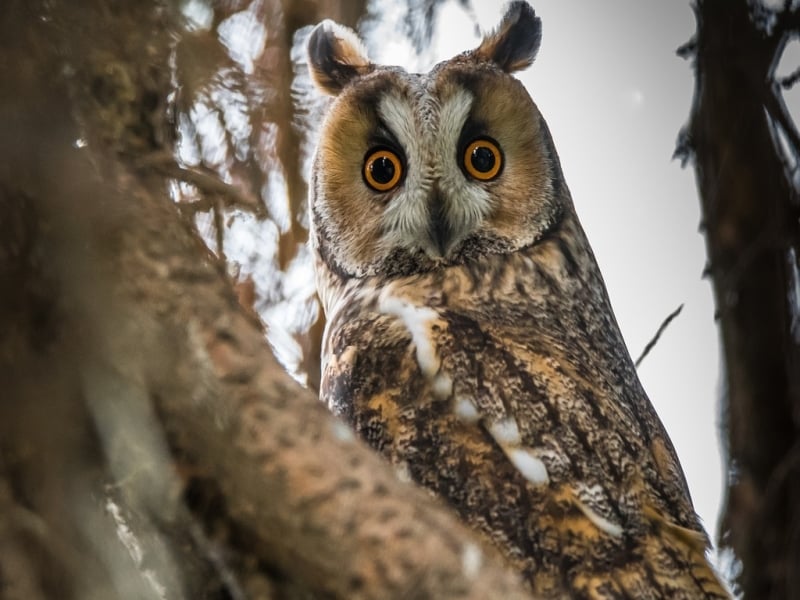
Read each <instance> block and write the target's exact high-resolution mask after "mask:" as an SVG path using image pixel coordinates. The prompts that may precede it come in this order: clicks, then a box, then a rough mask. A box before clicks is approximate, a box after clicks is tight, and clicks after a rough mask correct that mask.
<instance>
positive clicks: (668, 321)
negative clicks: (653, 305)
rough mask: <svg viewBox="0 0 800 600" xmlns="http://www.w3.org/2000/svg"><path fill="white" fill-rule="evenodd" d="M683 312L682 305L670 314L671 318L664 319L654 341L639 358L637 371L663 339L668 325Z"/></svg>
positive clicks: (636, 364) (651, 341)
mask: <svg viewBox="0 0 800 600" xmlns="http://www.w3.org/2000/svg"><path fill="white" fill-rule="evenodd" d="M682 310H683V304H681V305H680V306H679V307H678V308H676V309H675V310H673V311H672V312H671V313H670V314H669V316H667V318H666V319H664V322H663V323H661V326H660V327H659V328H658V331H656V334H655V335H654V336H653V339H652V340H650V341H649V342H648V343H647V345H646V346H645V347H644V350H643V351H642V354H641V355H640V356H639V358H637V359H636V362H635V363H634V366H635V367H636V368H637V369H638V368H639V365H640V364H642V361H643V360H644V357H645V356H647V355H648V354H650V350H652V349H653V347H654V346H655V345H656V344H657V343H658V340H659V338H660V337H661V334H662V333H664V330H665V329H666V328H667V325H669V324H670V323H672V320H673V319H674V318H675V317H677V316H678V315H679V314H681V311H682Z"/></svg>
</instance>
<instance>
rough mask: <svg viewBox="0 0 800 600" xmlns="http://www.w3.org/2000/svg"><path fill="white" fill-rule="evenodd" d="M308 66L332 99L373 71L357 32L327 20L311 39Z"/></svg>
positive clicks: (314, 78) (313, 33)
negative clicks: (357, 78) (356, 79)
mask: <svg viewBox="0 0 800 600" xmlns="http://www.w3.org/2000/svg"><path fill="white" fill-rule="evenodd" d="M308 64H309V67H310V69H311V79H312V80H313V81H314V83H315V84H316V85H317V87H318V88H319V89H320V90H322V91H323V92H325V93H326V94H331V95H333V96H335V95H336V94H338V93H339V92H341V91H342V89H343V88H344V87H345V86H346V85H347V84H348V83H349V82H350V81H352V80H353V79H355V78H356V77H360V76H361V75H365V74H366V73H369V72H370V71H371V70H372V63H370V61H369V58H367V51H366V50H365V49H364V45H363V44H362V43H361V40H360V39H358V36H357V35H356V34H355V32H354V31H353V30H352V29H348V28H347V27H344V26H342V25H339V24H338V23H334V22H333V21H331V20H327V19H326V20H325V21H322V22H321V23H320V24H319V25H317V26H316V27H315V28H314V31H312V32H311V35H310V36H309V37H308Z"/></svg>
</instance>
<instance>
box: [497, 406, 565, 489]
mask: <svg viewBox="0 0 800 600" xmlns="http://www.w3.org/2000/svg"><path fill="white" fill-rule="evenodd" d="M489 433H490V434H491V436H492V437H493V438H494V441H495V442H497V444H498V445H499V446H500V447H501V448H502V449H503V452H505V454H506V456H507V457H508V460H510V461H511V464H513V465H514V467H515V468H516V469H517V471H519V472H520V474H521V475H522V476H523V477H524V478H525V479H527V480H528V481H530V482H531V483H533V484H534V485H545V484H547V483H549V482H550V476H549V475H548V473H547V467H546V466H545V464H544V462H542V459H540V458H539V457H537V456H536V455H535V454H534V453H533V452H532V451H531V450H530V449H528V448H523V447H522V436H521V435H520V432H519V425H517V421H516V419H514V418H513V417H506V418H505V419H499V420H497V421H495V422H494V423H492V424H491V425H489Z"/></svg>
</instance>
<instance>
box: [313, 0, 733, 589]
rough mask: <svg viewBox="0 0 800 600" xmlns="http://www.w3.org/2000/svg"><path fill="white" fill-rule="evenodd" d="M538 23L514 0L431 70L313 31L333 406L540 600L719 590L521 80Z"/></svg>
mask: <svg viewBox="0 0 800 600" xmlns="http://www.w3.org/2000/svg"><path fill="white" fill-rule="evenodd" d="M539 31H540V30H539V21H538V19H536V18H535V17H534V15H533V11H532V10H531V9H530V8H529V7H528V6H527V5H526V4H524V3H514V4H513V5H512V6H511V7H510V9H509V12H508V14H507V15H506V18H505V19H504V21H503V23H502V24H501V26H500V28H499V29H498V31H497V32H495V33H494V34H493V35H491V36H489V37H487V38H486V39H485V40H484V42H483V44H481V46H480V47H479V48H478V49H476V50H474V51H472V52H469V53H465V54H463V55H460V56H458V57H456V58H454V59H452V60H450V61H447V62H445V63H442V64H440V65H438V66H437V67H436V68H435V69H434V70H433V71H431V72H430V73H428V74H425V75H415V74H407V73H405V72H404V71H402V70H400V69H397V68H386V67H378V66H375V65H372V64H371V63H369V61H368V60H367V59H366V56H365V55H364V53H363V50H362V49H361V47H360V45H359V44H358V42H357V40H355V39H354V38H353V37H352V33H350V32H348V31H345V30H343V29H341V28H338V27H336V26H333V25H331V24H323V25H321V26H320V27H319V28H318V29H317V30H316V31H315V32H314V34H312V37H311V40H310V43H309V55H310V62H311V66H312V69H313V70H314V75H315V77H316V80H317V82H318V83H319V85H320V86H321V87H323V88H324V89H326V91H328V92H330V93H332V94H335V95H337V98H336V100H335V101H334V103H333V105H332V107H331V109H330V112H329V115H328V118H327V120H326V123H325V125H324V127H323V132H322V138H321V142H320V146H319V148H318V151H317V155H316V159H315V167H314V172H313V182H312V187H313V189H312V191H311V202H310V207H311V211H312V221H313V228H312V230H313V235H312V243H313V245H314V248H315V250H316V256H317V284H318V288H319V293H320V297H321V299H322V302H323V305H324V309H325V312H326V315H327V318H328V323H327V326H326V332H325V337H324V340H323V357H322V358H323V376H322V387H321V396H322V399H323V400H324V401H325V402H326V403H327V404H328V405H329V406H330V408H331V409H332V410H333V411H334V412H335V413H336V414H338V415H341V416H342V417H343V418H344V419H346V420H347V421H348V422H350V423H351V424H352V425H353V427H354V428H355V429H356V431H357V432H358V433H359V434H360V435H361V436H363V437H364V438H365V439H366V440H367V441H368V442H369V443H370V444H371V445H373V446H374V447H375V448H376V449H378V450H379V451H380V452H382V453H383V454H384V455H385V456H386V457H387V458H388V459H389V460H390V461H391V462H392V463H394V464H395V465H396V466H397V467H398V469H400V470H401V471H403V472H405V473H407V474H408V475H409V476H410V477H411V479H413V480H414V481H416V482H417V483H419V484H421V485H423V486H425V487H427V488H428V489H430V490H431V491H433V492H434V493H436V494H437V495H438V496H440V497H441V498H443V499H444V500H445V501H446V502H448V503H449V504H451V505H452V506H453V507H454V508H455V509H456V510H457V512H458V513H459V514H460V516H461V517H462V518H463V519H464V520H465V521H466V522H468V523H469V524H470V525H472V526H473V527H474V528H475V529H477V530H479V531H481V532H483V533H484V534H485V535H486V536H488V538H489V539H491V540H492V541H493V542H494V543H495V544H496V545H497V546H498V547H499V548H500V549H501V550H502V551H503V552H504V553H505V554H506V556H507V557H508V558H509V560H510V561H511V562H512V563H513V564H514V565H515V566H516V567H517V568H519V570H520V571H521V572H523V573H524V575H525V577H526V578H527V579H528V580H529V581H530V583H531V585H532V587H533V588H534V590H535V591H536V592H538V593H539V594H540V596H542V597H548V598H549V597H553V598H560V597H564V596H572V597H577V598H726V597H728V596H727V594H726V592H725V591H724V590H723V588H722V587H721V585H720V584H719V582H718V580H717V578H716V576H715V574H714V572H713V570H712V569H711V568H710V567H709V565H708V564H707V562H706V559H705V550H706V545H707V539H706V536H705V533H704V532H703V530H702V528H701V526H700V525H699V523H698V520H697V517H696V515H695V513H694V510H693V508H692V504H691V501H690V499H689V494H688V491H687V488H686V483H685V481H684V478H683V474H682V471H681V468H680V466H679V464H678V462H677V458H676V456H675V453H674V450H673V448H672V445H671V443H670V441H669V439H668V437H667V435H666V433H665V431H664V429H663V427H662V425H661V423H660V421H659V420H658V417H657V416H656V414H655V412H654V410H653V408H652V406H651V405H650V403H649V401H648V399H647V396H646V395H645V393H644V391H643V390H642V388H641V385H640V383H639V381H638V378H637V376H636V373H635V370H634V368H633V365H632V363H631V360H630V357H629V355H628V352H627V350H626V349H625V346H624V343H623V341H622V338H621V335H620V333H619V329H618V327H617V324H616V321H615V319H614V317H613V313H612V311H611V308H610V305H609V302H608V298H607V295H606V291H605V287H604V284H603V281H602V278H601V276H600V274H599V270H598V268H597V265H596V263H595V260H594V257H593V255H592V253H591V250H590V248H589V244H588V242H587V240H586V238H585V236H584V233H583V231H582V229H581V227H580V225H579V223H578V220H577V216H576V215H575V211H574V208H573V206H572V202H571V199H570V196H569V191H568V189H567V187H566V184H565V183H564V181H563V176H562V173H561V170H560V167H559V164H558V158H557V155H556V153H555V149H554V148H553V145H552V142H551V140H550V136H549V133H548V131H547V126H546V124H545V122H544V120H543V119H542V117H541V115H540V114H539V112H538V110H537V109H536V107H535V105H534V104H533V102H532V101H531V99H530V98H529V96H528V94H527V93H526V92H525V90H524V88H523V87H522V85H521V84H520V83H519V82H518V81H517V80H516V79H514V78H513V77H511V76H510V74H509V73H510V72H512V71H514V70H517V69H519V68H523V67H525V66H527V65H528V64H530V62H532V60H533V57H534V55H535V52H536V50H537V49H538V45H539Z"/></svg>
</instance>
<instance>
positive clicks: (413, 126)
mask: <svg viewBox="0 0 800 600" xmlns="http://www.w3.org/2000/svg"><path fill="white" fill-rule="evenodd" d="M378 114H379V115H380V117H381V119H383V121H384V122H385V123H386V126H387V127H388V128H389V129H390V130H391V132H392V133H393V134H394V135H395V136H396V137H397V141H398V142H399V143H400V145H401V146H402V147H403V152H404V153H405V155H406V162H407V164H406V175H405V182H404V183H403V185H402V186H401V187H400V188H398V191H397V192H395V195H394V197H393V198H392V200H391V202H389V204H388V205H387V207H386V210H385V212H384V215H383V226H384V231H385V232H386V237H385V239H384V241H383V243H384V245H386V246H388V247H393V246H402V247H406V248H411V249H416V248H419V247H420V243H422V242H424V237H425V233H426V232H427V230H428V224H429V221H430V209H429V206H428V199H429V196H430V192H431V189H432V187H433V176H432V170H431V167H430V161H429V160H427V159H426V158H425V156H422V154H421V153H422V152H423V149H424V148H426V147H428V144H427V143H426V141H425V140H424V139H422V138H421V136H422V135H424V132H418V131H417V123H416V119H415V114H414V108H413V107H412V105H411V104H410V103H409V101H408V99H406V98H404V97H402V96H399V95H397V94H394V93H391V92H390V93H387V94H386V95H384V96H383V97H382V98H381V100H380V102H379V103H378Z"/></svg>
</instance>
